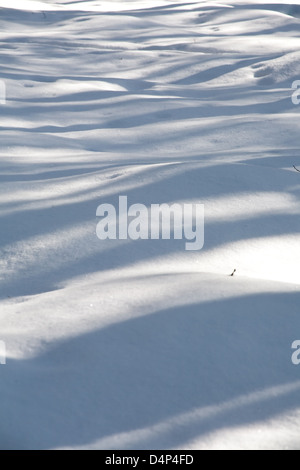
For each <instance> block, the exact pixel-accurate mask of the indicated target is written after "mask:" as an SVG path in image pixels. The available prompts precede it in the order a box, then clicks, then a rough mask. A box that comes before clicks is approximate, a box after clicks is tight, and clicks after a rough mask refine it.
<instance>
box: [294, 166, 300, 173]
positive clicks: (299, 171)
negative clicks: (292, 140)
mask: <svg viewBox="0 0 300 470" xmlns="http://www.w3.org/2000/svg"><path fill="white" fill-rule="evenodd" d="M294 168H295V170H296V171H298V173H300V170H298V168H297V167H296V166H295V165H294Z"/></svg>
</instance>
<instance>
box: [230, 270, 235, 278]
mask: <svg viewBox="0 0 300 470" xmlns="http://www.w3.org/2000/svg"><path fill="white" fill-rule="evenodd" d="M235 273H236V269H235V270H234V271H233V273H232V274H230V277H233V276H234V275H235Z"/></svg>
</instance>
